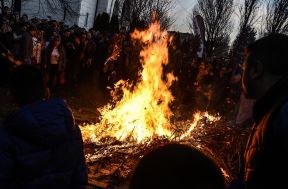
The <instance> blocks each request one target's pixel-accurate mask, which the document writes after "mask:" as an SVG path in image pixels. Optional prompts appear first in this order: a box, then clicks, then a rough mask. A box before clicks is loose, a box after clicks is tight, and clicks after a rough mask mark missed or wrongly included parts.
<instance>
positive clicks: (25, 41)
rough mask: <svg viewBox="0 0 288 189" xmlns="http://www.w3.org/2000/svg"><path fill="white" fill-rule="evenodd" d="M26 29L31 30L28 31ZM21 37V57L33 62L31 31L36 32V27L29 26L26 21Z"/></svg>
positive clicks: (22, 27) (25, 61) (24, 60)
mask: <svg viewBox="0 0 288 189" xmlns="http://www.w3.org/2000/svg"><path fill="white" fill-rule="evenodd" d="M26 30H29V32H27V31H26ZM21 31H22V33H21V38H20V49H19V57H20V59H21V60H22V61H23V62H24V63H26V64H31V56H32V54H33V40H32V35H31V33H30V31H33V32H35V27H32V26H31V27H29V28H27V25H26V24H25V23H24V24H22V26H21Z"/></svg>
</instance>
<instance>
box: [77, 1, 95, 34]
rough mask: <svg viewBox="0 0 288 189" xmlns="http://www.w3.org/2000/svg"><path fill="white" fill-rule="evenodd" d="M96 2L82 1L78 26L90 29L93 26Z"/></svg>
mask: <svg viewBox="0 0 288 189" xmlns="http://www.w3.org/2000/svg"><path fill="white" fill-rule="evenodd" d="M96 6H97V0H82V2H81V8H80V15H79V21H78V26H80V27H84V28H86V29H90V28H92V27H93V25H94V18H95V13H96Z"/></svg>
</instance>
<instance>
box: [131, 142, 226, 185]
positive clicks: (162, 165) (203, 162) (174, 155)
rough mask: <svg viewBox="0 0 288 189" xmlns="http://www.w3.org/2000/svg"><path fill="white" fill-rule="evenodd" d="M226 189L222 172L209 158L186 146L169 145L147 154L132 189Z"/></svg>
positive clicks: (136, 174)
mask: <svg viewBox="0 0 288 189" xmlns="http://www.w3.org/2000/svg"><path fill="white" fill-rule="evenodd" d="M148 188H149V189H172V188H173V189H176V188H177V189H224V188H225V182H224V179H223V176H222V173H221V170H220V169H219V168H218V167H217V166H216V164H215V163H214V162H213V161H212V160H211V159H210V158H208V157H207V156H205V155H204V154H202V153H201V152H199V151H198V150H196V149H193V148H191V147H189V146H186V145H180V144H168V145H166V146H163V147H160V148H157V149H154V150H153V151H151V152H150V153H148V154H146V155H145V156H144V157H143V158H142V159H141V160H140V162H139V164H138V165H137V167H136V169H135V172H134V174H133V176H132V180H131V183H130V189H148Z"/></svg>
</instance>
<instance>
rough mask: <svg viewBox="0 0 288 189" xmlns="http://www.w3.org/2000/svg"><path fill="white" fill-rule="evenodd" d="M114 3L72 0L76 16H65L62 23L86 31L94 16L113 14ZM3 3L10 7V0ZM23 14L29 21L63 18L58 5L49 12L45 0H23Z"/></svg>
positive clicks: (101, 0) (112, 1) (91, 25)
mask: <svg viewBox="0 0 288 189" xmlns="http://www.w3.org/2000/svg"><path fill="white" fill-rule="evenodd" d="M115 1H116V0H74V1H73V2H75V3H73V6H72V8H73V10H74V11H75V12H76V13H78V15H75V16H73V17H71V16H69V15H68V14H67V15H66V19H65V21H64V22H65V23H66V24H68V25H70V26H71V25H74V24H77V25H79V26H80V27H85V28H86V29H89V28H92V27H93V24H94V19H95V15H98V14H102V13H103V12H106V13H108V14H109V15H110V16H111V15H112V14H113V9H114V4H115ZM121 1H123V0H120V2H121ZM4 3H5V5H8V6H11V0H4ZM97 3H98V4H97ZM96 8H97V10H96ZM96 11H97V13H96ZM87 13H88V18H87ZM23 14H27V15H28V17H29V19H32V18H34V17H37V18H42V19H47V16H51V17H52V19H54V20H57V21H63V18H64V11H63V10H62V9H61V8H60V5H53V7H52V11H51V10H49V8H48V5H47V0H23V1H22V7H21V15H23Z"/></svg>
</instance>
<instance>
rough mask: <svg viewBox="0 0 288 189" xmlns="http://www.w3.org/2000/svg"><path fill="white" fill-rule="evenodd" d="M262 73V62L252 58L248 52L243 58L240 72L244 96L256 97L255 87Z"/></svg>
mask: <svg viewBox="0 0 288 189" xmlns="http://www.w3.org/2000/svg"><path fill="white" fill-rule="evenodd" d="M262 75H263V64H262V63H261V62H259V61H257V60H256V59H255V58H252V57H251V54H248V55H247V56H246V57H245V60H244V64H243V74H242V89H243V92H244V95H245V96H246V98H248V99H256V97H257V89H258V87H259V82H261V81H260V80H261V76H262Z"/></svg>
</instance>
